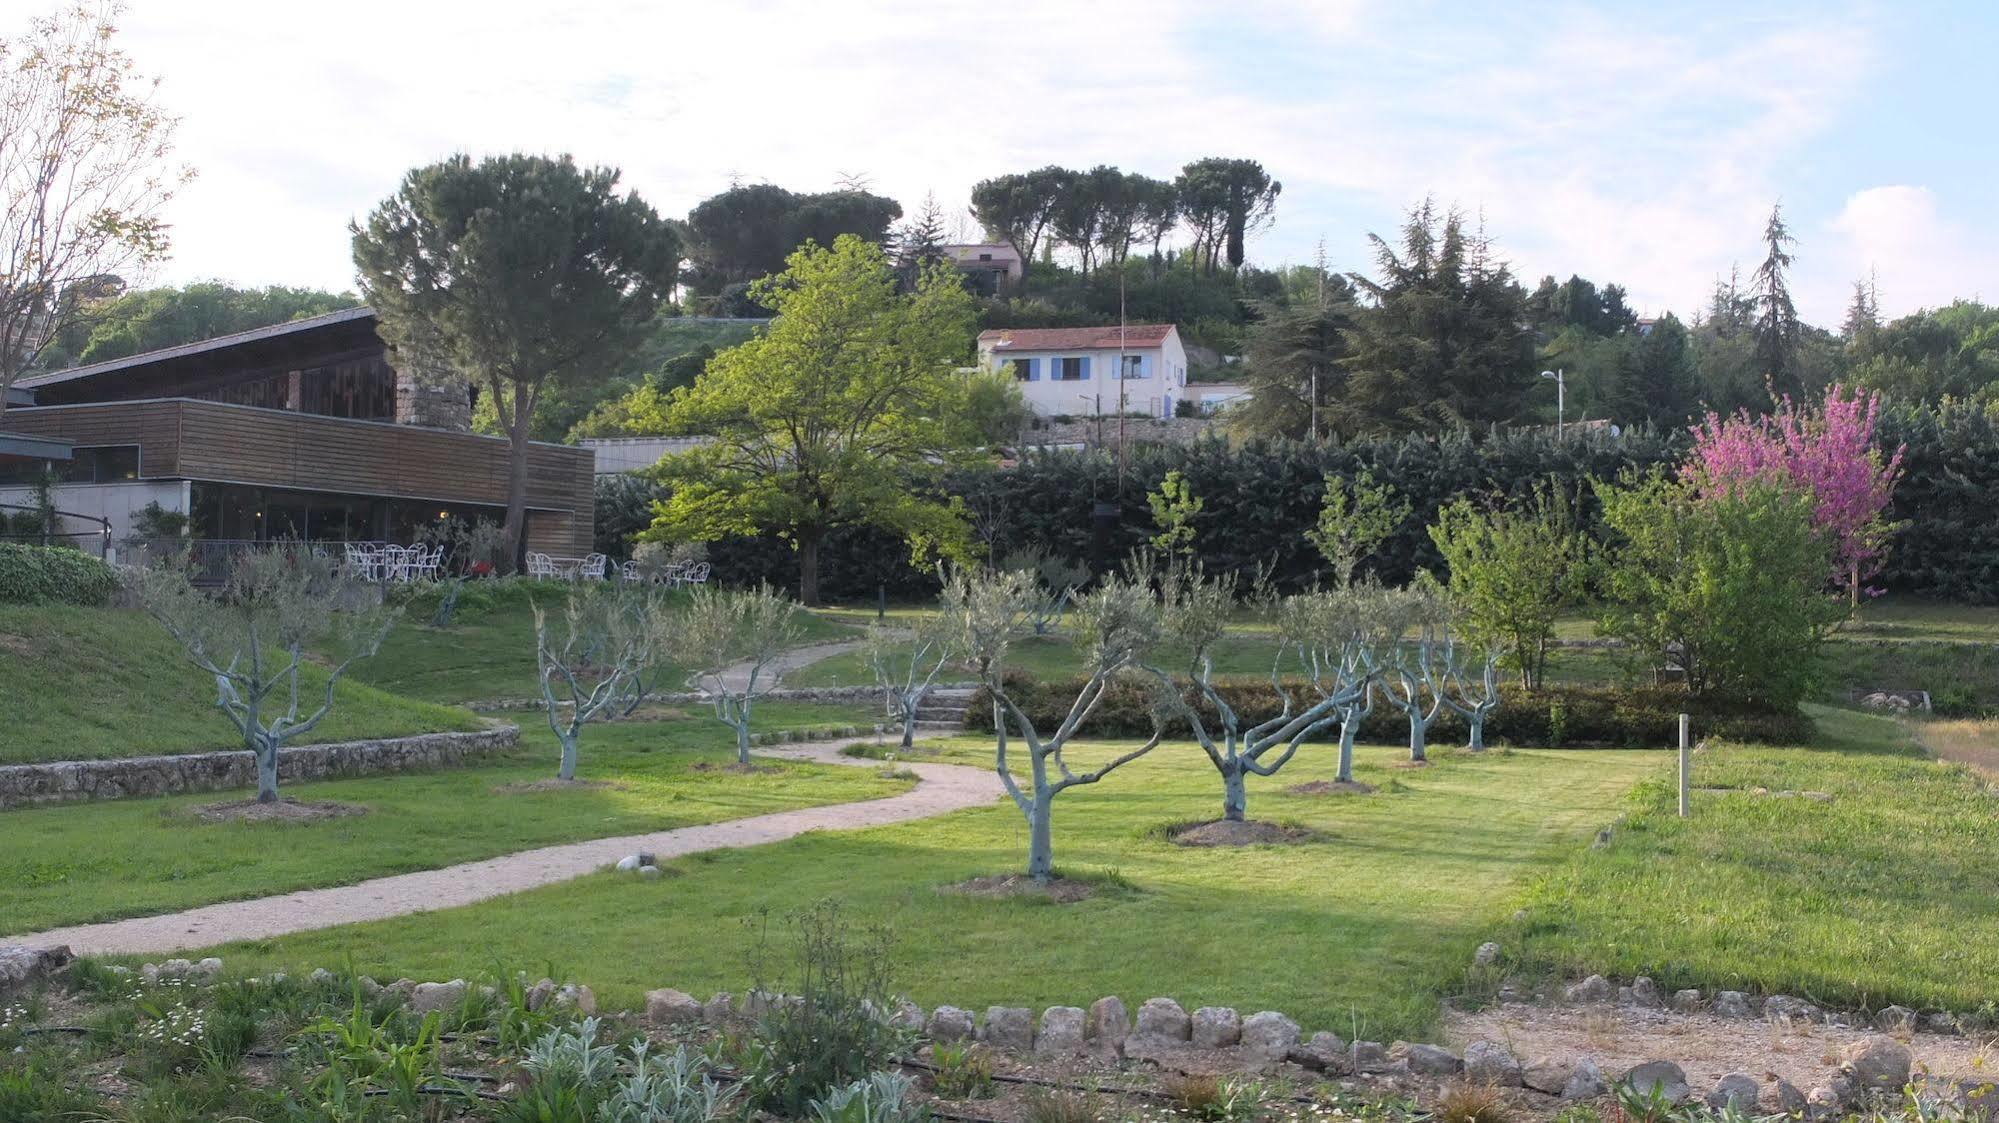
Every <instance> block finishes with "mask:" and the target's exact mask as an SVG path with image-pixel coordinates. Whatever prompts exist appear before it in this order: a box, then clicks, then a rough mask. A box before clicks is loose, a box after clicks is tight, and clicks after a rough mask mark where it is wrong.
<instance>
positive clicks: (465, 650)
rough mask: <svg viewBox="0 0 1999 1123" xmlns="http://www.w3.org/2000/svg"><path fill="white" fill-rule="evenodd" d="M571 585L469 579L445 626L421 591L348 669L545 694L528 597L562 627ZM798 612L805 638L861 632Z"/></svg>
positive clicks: (412, 686)
mask: <svg viewBox="0 0 1999 1123" xmlns="http://www.w3.org/2000/svg"><path fill="white" fill-rule="evenodd" d="M567 591H568V587H567V586H566V585H562V584H559V583H555V582H507V583H506V584H504V585H499V584H495V585H492V586H488V587H485V588H481V587H479V586H477V585H473V586H468V587H467V589H466V591H465V594H464V599H463V600H462V601H461V602H460V607H459V609H458V612H457V613H456V614H455V615H454V616H453V618H452V622H451V625H450V626H449V627H446V628H433V627H430V625H429V620H430V618H431V614H432V613H433V612H434V611H435V609H436V601H435V596H434V594H432V595H429V596H419V597H418V598H417V599H416V600H414V601H413V602H412V603H411V604H410V605H409V606H408V608H407V609H406V611H405V614H404V619H403V623H402V624H401V625H399V626H398V627H397V628H396V630H395V631H394V632H392V633H390V635H389V639H388V642H386V643H384V644H383V645H382V650H381V652H380V653H379V654H377V655H376V656H375V657H374V658H373V659H369V660H367V661H366V662H364V663H359V664H356V665H355V667H354V669H353V670H352V671H350V672H348V673H349V674H350V675H352V676H353V677H354V678H355V679H356V680H357V681H360V682H365V683H368V684H370V685H372V686H378V687H381V688H382V689H384V690H388V691H391V692H393V693H396V694H401V695H404V696H407V697H410V698H422V699H426V700H429V701H433V702H453V703H462V702H473V701H482V700H487V699H495V698H534V697H539V696H540V691H541V688H540V685H539V684H538V682H537V680H536V668H535V654H534V610H533V606H532V604H531V603H530V600H531V598H532V599H533V600H535V601H539V602H540V603H541V604H542V606H543V607H544V609H545V610H546V611H547V612H548V614H549V624H550V626H551V627H555V628H561V627H562V626H563V625H562V621H561V613H562V600H561V598H562V597H563V596H564V595H565V594H566V593H567ZM800 619H801V620H802V621H803V623H804V636H803V638H802V639H801V640H800V641H799V642H800V643H825V642H828V641H831V640H839V639H846V638H850V637H852V636H854V635H855V634H856V633H855V631H854V629H853V628H852V627H851V626H849V625H847V624H844V623H839V622H836V621H832V620H827V619H823V618H821V617H819V616H816V615H813V614H812V613H805V614H803V615H802V616H801V617H800ZM684 677H685V676H684V675H680V674H674V673H673V672H672V670H671V669H670V668H668V669H663V670H662V672H661V674H660V679H659V681H660V682H661V683H662V684H665V688H666V689H669V690H676V689H679V686H678V683H679V682H680V680H681V679H683V678H684ZM801 685H802V684H801Z"/></svg>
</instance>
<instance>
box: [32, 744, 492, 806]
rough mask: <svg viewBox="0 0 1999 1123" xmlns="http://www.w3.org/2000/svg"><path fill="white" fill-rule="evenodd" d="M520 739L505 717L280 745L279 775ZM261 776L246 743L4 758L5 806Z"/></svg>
mask: <svg viewBox="0 0 1999 1123" xmlns="http://www.w3.org/2000/svg"><path fill="white" fill-rule="evenodd" d="M519 740H520V729H519V728H518V727H517V726H512V725H505V726H497V727H495V728H492V729H481V730H475V731H471V732H464V733H419V734H416V735H414V736H410V737H385V738H380V739H378V740H371V741H339V742H334V743H332V744H327V745H295V746H290V747H287V748H284V749H280V750H279V751H278V779H279V781H280V782H282V783H296V782H299V781H302V780H324V779H330V778H334V777H349V776H373V775H378V774H381V773H386V772H417V771H423V770H426V769H432V768H444V767H448V766H450V765H454V764H460V763H463V762H464V761H466V760H468V759H470V758H473V757H478V756H483V755H485V754H487V753H493V752H499V751H501V750H504V749H510V748H513V747H514V745H515V744H516V743H517V742H518V741H519ZM256 783H257V762H256V758H255V757H254V756H252V755H251V753H250V752H249V751H248V750H247V749H237V750H234V751H231V752H215V753H187V754H184V755H181V756H140V757H126V758H123V759H119V760H62V761H50V762H48V763H45V764H10V765H4V766H0V810H6V809H9V808H15V807H29V806H33V805H36V804H45V803H75V802H84V801H88V800H96V799H123V798H126V797H128V796H155V795H174V794H178V793H181V792H215V791H227V790H230V789H233V788H248V787H254V786H256Z"/></svg>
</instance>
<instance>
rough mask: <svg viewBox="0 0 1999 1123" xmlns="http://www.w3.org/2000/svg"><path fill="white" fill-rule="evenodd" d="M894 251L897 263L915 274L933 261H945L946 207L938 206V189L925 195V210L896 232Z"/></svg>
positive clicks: (893, 254) (892, 254) (891, 249)
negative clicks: (944, 208)
mask: <svg viewBox="0 0 1999 1123" xmlns="http://www.w3.org/2000/svg"><path fill="white" fill-rule="evenodd" d="M892 237H893V241H894V245H893V246H892V247H890V250H889V252H890V254H891V256H892V257H893V258H894V260H895V263H896V265H898V266H899V267H901V268H903V269H906V270H909V271H910V272H911V273H912V274H914V273H919V272H921V271H922V269H923V267H924V266H925V265H928V264H930V263H931V262H933V261H942V260H944V210H943V208H942V207H939V206H938V205H937V194H936V192H934V191H933V192H930V193H927V194H925V195H924V196H923V209H921V210H919V211H917V212H916V217H915V218H913V219H910V220H909V221H908V222H905V223H903V224H902V225H901V226H900V227H898V228H897V229H896V231H895V233H894V234H893V235H892Z"/></svg>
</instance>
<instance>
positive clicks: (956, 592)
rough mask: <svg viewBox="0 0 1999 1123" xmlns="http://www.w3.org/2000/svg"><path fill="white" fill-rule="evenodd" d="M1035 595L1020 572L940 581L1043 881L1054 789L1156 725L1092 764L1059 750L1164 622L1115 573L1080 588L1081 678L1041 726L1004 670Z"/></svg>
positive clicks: (1033, 867)
mask: <svg viewBox="0 0 1999 1123" xmlns="http://www.w3.org/2000/svg"><path fill="white" fill-rule="evenodd" d="M1038 595H1039V594H1038V593H1037V591H1036V590H1035V588H1034V585H1033V581H1032V579H1031V578H1030V577H1029V576H1028V575H1027V574H1024V573H1020V572H1017V571H1016V572H1001V573H989V574H982V575H979V576H976V577H974V576H971V575H968V574H963V573H960V574H957V575H955V576H953V577H951V579H950V580H949V581H948V582H947V583H946V585H945V588H944V617H945V619H946V620H948V621H950V626H951V629H952V632H953V635H954V637H955V639H954V642H955V643H957V644H958V646H959V648H960V650H961V651H963V652H964V654H965V657H966V659H967V661H968V662H969V663H970V665H971V667H972V669H973V671H974V672H975V673H976V674H977V676H978V679H979V681H980V682H981V683H982V684H983V685H984V686H985V688H986V691H987V693H989V694H990V695H991V696H992V703H993V730H994V745H993V770H994V771H995V772H997V773H998V774H999V778H1000V783H1001V785H1003V786H1004V787H1005V788H1006V793H1007V795H1008V796H1009V797H1010V798H1012V800H1013V803H1014V806H1015V807H1017V808H1019V809H1020V814H1021V817H1022V818H1024V819H1025V820H1026V821H1027V836H1028V842H1027V874H1028V876H1029V877H1032V878H1033V879H1034V880H1036V881H1044V882H1045V881H1047V880H1048V879H1049V878H1050V877H1052V876H1053V874H1054V868H1055V864H1054V842H1053V836H1052V830H1051V827H1052V812H1053V804H1054V801H1055V797H1056V796H1058V795H1060V794H1062V793H1063V792H1065V791H1068V790H1069V789H1070V788H1073V787H1077V786H1079V785H1082V784H1094V783H1096V782H1098V781H1100V780H1102V779H1103V778H1104V777H1105V776H1108V775H1110V774H1111V773H1112V772H1114V771H1116V770H1117V769H1119V768H1122V767H1124V766H1125V765H1127V764H1130V763H1131V762H1132V761H1134V760H1137V759H1138V758H1139V757H1142V756H1144V755H1145V754H1146V753H1149V752H1151V751H1152V750H1153V749H1154V748H1156V747H1157V746H1158V744H1159V740H1160V734H1159V732H1158V731H1157V730H1155V731H1154V732H1153V734H1152V736H1151V737H1150V738H1149V739H1147V740H1146V742H1145V743H1144V744H1142V745H1140V746H1138V747H1137V748H1135V749H1133V750H1131V751H1129V752H1126V753H1123V754H1121V755H1119V756H1116V757H1113V758H1112V759H1111V760H1109V761H1108V762H1106V763H1105V764H1103V765H1102V766H1101V767H1099V768H1097V769H1095V770H1094V771H1089V772H1076V771H1075V770H1073V769H1071V768H1070V767H1069V765H1068V763H1067V761H1065V760H1064V759H1063V752H1064V750H1065V749H1066V748H1067V747H1068V745H1069V742H1070V741H1071V740H1072V739H1074V738H1075V736H1076V732H1077V730H1079V729H1080V728H1082V725H1083V723H1084V722H1086V721H1088V720H1089V718H1090V715H1091V714H1093V713H1095V712H1096V710H1097V707H1098V706H1099V705H1101V704H1102V703H1103V700H1104V695H1105V693H1106V692H1107V691H1109V690H1110V688H1111V685H1112V683H1113V682H1114V681H1115V680H1116V679H1117V678H1118V676H1119V675H1121V674H1123V673H1124V672H1126V671H1128V670H1130V669H1132V668H1133V667H1134V666H1135V665H1136V663H1137V661H1138V658H1139V656H1140V654H1141V653H1142V652H1144V651H1146V650H1148V649H1150V648H1151V647H1152V646H1154V645H1155V644H1156V643H1157V642H1158V640H1159V632H1160V625H1159V605H1158V602H1157V599H1156V598H1155V597H1154V595H1153V593H1152V592H1151V590H1149V589H1144V588H1140V587H1139V586H1137V585H1135V584H1133V583H1132V582H1130V581H1126V580H1124V579H1122V578H1112V579H1110V580H1108V581H1106V582H1104V584H1103V585H1102V586H1100V587H1099V588H1098V589H1097V590H1096V591H1095V592H1093V593H1090V594H1087V595H1085V596H1083V597H1081V598H1080V599H1079V600H1078V601H1077V602H1076V633H1077V634H1076V642H1077V644H1078V645H1079V646H1080V647H1081V648H1082V649H1083V651H1084V653H1085V654H1084V660H1083V673H1084V679H1083V685H1082V687H1081V688H1080V689H1079V690H1078V691H1077V692H1076V698H1075V700H1074V701H1073V702H1072V703H1071V704H1070V706H1069V710H1068V713H1066V714H1065V715H1063V717H1062V720H1061V721H1060V722H1059V723H1057V725H1056V727H1055V728H1054V729H1053V730H1049V731H1043V730H1041V729H1039V728H1037V727H1036V725H1035V723H1034V719H1033V718H1031V717H1030V716H1028V713H1027V711H1026V709H1025V708H1023V707H1022V706H1021V705H1020V703H1019V702H1018V701H1017V700H1016V699H1015V697H1014V695H1013V689H1012V687H1011V685H1010V684H1009V683H1008V682H1007V677H1006V656H1007V651H1008V648H1009V647H1010V646H1011V645H1012V643H1013V639H1014V637H1015V636H1017V635H1018V634H1020V632H1021V630H1022V627H1023V625H1024V622H1025V621H1026V619H1027V617H1028V613H1029V611H1030V608H1031V606H1032V604H1033V603H1034V599H1035V597H1036V596H1038ZM1016 734H1017V735H1018V736H1019V738H1020V740H1021V742H1022V743H1023V745H1024V747H1025V749H1026V754H1025V755H1026V758H1027V760H1026V765H1027V776H1026V779H1025V783H1024V784H1023V781H1022V778H1020V777H1017V776H1015V775H1014V773H1013V769H1012V763H1013V760H1012V757H1011V756H1010V753H1011V749H1012V741H1013V737H1014V736H1015V735H1016Z"/></svg>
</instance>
